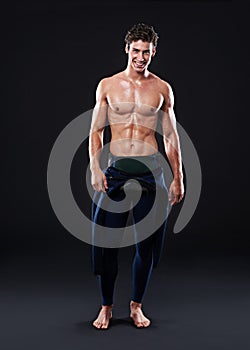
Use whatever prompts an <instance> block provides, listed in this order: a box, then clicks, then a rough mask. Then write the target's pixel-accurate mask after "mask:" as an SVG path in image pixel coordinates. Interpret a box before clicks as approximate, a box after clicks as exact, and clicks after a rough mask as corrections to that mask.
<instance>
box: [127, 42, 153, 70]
mask: <svg viewBox="0 0 250 350" xmlns="http://www.w3.org/2000/svg"><path fill="white" fill-rule="evenodd" d="M125 51H126V53H127V54H128V67H131V68H132V69H134V70H135V71H136V72H138V73H140V72H143V71H145V70H146V69H147V67H148V66H149V64H150V62H151V58H152V57H153V56H154V55H155V52H156V49H155V47H154V45H153V43H149V42H146V41H142V40H138V41H132V43H131V44H130V45H129V47H128V45H126V48H125Z"/></svg>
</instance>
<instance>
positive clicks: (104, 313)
mask: <svg viewBox="0 0 250 350" xmlns="http://www.w3.org/2000/svg"><path fill="white" fill-rule="evenodd" d="M112 307H113V305H108V306H106V305H102V308H101V310H100V312H99V315H98V317H97V319H96V320H95V321H94V322H93V323H92V324H93V326H94V327H96V328H98V329H107V328H108V326H109V320H110V319H111V318H112Z"/></svg>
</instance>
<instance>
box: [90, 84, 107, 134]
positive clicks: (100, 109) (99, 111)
mask: <svg viewBox="0 0 250 350" xmlns="http://www.w3.org/2000/svg"><path fill="white" fill-rule="evenodd" d="M105 90H106V89H105V83H104V82H103V81H101V82H100V83H99V84H98V87H97V89H96V104H95V107H94V109H93V114H92V123H91V130H92V132H95V131H99V130H103V128H104V127H105V125H106V120H107V110H108V103H107V98H106V91H105Z"/></svg>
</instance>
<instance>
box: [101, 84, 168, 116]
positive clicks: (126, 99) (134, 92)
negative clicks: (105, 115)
mask: <svg viewBox="0 0 250 350" xmlns="http://www.w3.org/2000/svg"><path fill="white" fill-rule="evenodd" d="M107 100H108V104H109V108H110V110H111V112H113V113H115V114H116V115H117V114H122V115H125V114H132V113H136V114H138V115H141V116H145V117H146V116H152V115H154V114H157V112H158V111H159V109H160V107H161V105H162V103H163V96H162V94H161V92H160V91H159V90H158V89H157V86H156V85H155V84H150V83H148V82H147V83H144V84H141V85H135V84H132V83H129V82H118V83H115V84H114V85H113V86H112V87H111V89H110V90H109V93H108V95H107Z"/></svg>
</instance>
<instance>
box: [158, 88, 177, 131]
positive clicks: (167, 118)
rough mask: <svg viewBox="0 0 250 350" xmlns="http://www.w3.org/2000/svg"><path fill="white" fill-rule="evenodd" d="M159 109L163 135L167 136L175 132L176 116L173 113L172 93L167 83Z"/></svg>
mask: <svg viewBox="0 0 250 350" xmlns="http://www.w3.org/2000/svg"><path fill="white" fill-rule="evenodd" d="M161 110H162V113H161V123H162V131H163V136H165V137H169V136H170V135H171V134H172V133H173V132H176V118H175V113H174V94H173V91H172V89H171V87H170V86H169V85H168V88H167V89H166V91H165V93H164V102H163V106H162V109H161Z"/></svg>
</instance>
